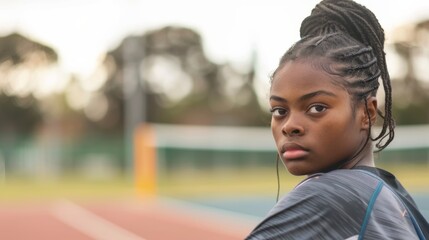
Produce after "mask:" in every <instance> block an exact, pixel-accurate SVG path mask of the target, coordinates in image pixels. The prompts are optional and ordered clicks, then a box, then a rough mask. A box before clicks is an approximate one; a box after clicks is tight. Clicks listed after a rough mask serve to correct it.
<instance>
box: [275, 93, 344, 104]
mask: <svg viewBox="0 0 429 240" xmlns="http://www.w3.org/2000/svg"><path fill="white" fill-rule="evenodd" d="M319 95H326V96H329V97H338V96H337V95H335V94H334V93H332V92H329V91H325V90H320V91H315V92H311V93H307V94H305V95H303V96H301V97H300V98H299V101H305V100H308V99H311V98H313V97H316V96H319ZM271 100H274V101H277V102H284V103H287V102H288V101H287V100H286V99H285V98H282V97H279V96H276V95H271V96H270V101H271Z"/></svg>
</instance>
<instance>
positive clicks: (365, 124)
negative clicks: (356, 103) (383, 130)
mask: <svg viewBox="0 0 429 240" xmlns="http://www.w3.org/2000/svg"><path fill="white" fill-rule="evenodd" d="M363 111H364V114H363V116H364V117H363V119H362V128H363V129H369V127H370V124H371V126H374V124H375V121H376V120H377V98H376V97H369V98H367V100H366V107H365V106H364V109H363Z"/></svg>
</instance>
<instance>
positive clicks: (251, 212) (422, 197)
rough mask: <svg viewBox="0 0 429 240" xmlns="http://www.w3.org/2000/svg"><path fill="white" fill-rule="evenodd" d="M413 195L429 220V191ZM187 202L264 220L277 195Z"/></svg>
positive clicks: (256, 219)
mask: <svg viewBox="0 0 429 240" xmlns="http://www.w3.org/2000/svg"><path fill="white" fill-rule="evenodd" d="M412 197H413V198H414V200H415V201H416V203H417V205H418V207H419V209H420V211H421V212H422V214H423V215H424V216H425V218H426V219H427V220H428V221H429V193H425V194H423V193H412ZM186 201H187V202H191V203H193V204H196V205H199V206H202V207H208V208H211V209H212V210H215V209H219V210H220V211H227V212H231V214H239V215H242V216H248V217H249V218H252V220H255V221H258V220H262V219H263V218H264V216H265V215H266V214H267V213H268V211H269V210H270V209H271V208H272V207H273V206H274V205H275V202H276V198H275V196H254V197H251V196H246V197H229V198H227V197H222V198H220V197H219V198H210V199H202V198H199V199H191V200H190V199H187V200H186Z"/></svg>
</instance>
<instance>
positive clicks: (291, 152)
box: [281, 143, 309, 160]
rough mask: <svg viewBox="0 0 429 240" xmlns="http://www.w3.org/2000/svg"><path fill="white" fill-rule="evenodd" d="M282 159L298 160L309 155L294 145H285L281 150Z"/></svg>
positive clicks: (300, 147) (302, 148)
mask: <svg viewBox="0 0 429 240" xmlns="http://www.w3.org/2000/svg"><path fill="white" fill-rule="evenodd" d="M281 153H282V156H283V159H288V160H294V159H300V158H303V157H305V156H307V155H308V154H309V151H308V150H307V149H305V148H304V147H302V146H300V145H298V144H296V143H286V144H284V145H283V146H282V148H281Z"/></svg>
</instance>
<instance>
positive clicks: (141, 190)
mask: <svg viewBox="0 0 429 240" xmlns="http://www.w3.org/2000/svg"><path fill="white" fill-rule="evenodd" d="M134 173H135V184H136V188H137V189H136V190H137V193H138V194H139V195H144V196H155V194H156V148H155V133H154V130H153V127H152V126H150V125H149V124H143V125H142V126H140V127H138V128H137V129H136V131H135V133H134Z"/></svg>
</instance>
